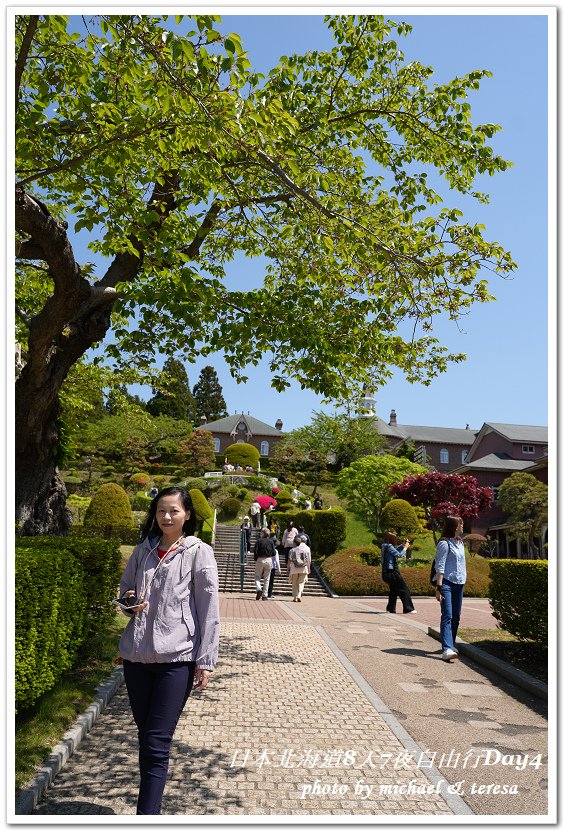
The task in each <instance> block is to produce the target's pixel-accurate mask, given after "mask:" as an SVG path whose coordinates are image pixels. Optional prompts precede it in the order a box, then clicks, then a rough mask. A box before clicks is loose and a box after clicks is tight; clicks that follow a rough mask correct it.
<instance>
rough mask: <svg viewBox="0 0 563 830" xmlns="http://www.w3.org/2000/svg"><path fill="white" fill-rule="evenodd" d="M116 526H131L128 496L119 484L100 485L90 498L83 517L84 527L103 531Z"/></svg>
mask: <svg viewBox="0 0 563 830" xmlns="http://www.w3.org/2000/svg"><path fill="white" fill-rule="evenodd" d="M116 525H118V526H120V527H124V526H129V527H132V526H133V513H132V510H131V502H130V501H129V496H128V495H127V493H126V492H125V490H124V489H123V487H120V486H119V484H113V483H110V484H102V486H101V487H100V488H99V489H98V490H97V491H96V492H95V493H94V495H93V496H92V501H91V502H90V506H89V507H88V510H87V511H86V515H85V516H84V527H86V528H99V529H104V528H107V527H112V526H116Z"/></svg>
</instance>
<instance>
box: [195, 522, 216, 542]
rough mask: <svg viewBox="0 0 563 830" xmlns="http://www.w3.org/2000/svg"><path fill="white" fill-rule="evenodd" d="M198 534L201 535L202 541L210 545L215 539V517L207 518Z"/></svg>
mask: <svg viewBox="0 0 563 830" xmlns="http://www.w3.org/2000/svg"><path fill="white" fill-rule="evenodd" d="M196 535H197V536H199V538H200V539H201V541H202V542H205V543H206V544H208V545H210V544H211V542H212V539H213V518H211V519H206V520H205V521H204V522H203V524H202V526H201V530H199V531H198V532H197V534H196Z"/></svg>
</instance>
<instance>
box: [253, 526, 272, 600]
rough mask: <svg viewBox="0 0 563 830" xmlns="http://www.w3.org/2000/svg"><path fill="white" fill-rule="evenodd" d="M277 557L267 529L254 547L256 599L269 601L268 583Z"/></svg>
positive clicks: (262, 531)
mask: <svg viewBox="0 0 563 830" xmlns="http://www.w3.org/2000/svg"><path fill="white" fill-rule="evenodd" d="M275 555H276V544H275V541H274V540H273V539H272V538H271V536H270V531H269V530H268V528H267V527H263V528H262V530H261V531H260V537H259V538H258V539H257V540H256V545H255V547H254V561H255V563H256V565H255V568H254V573H255V576H256V599H268V583H269V582H270V574H271V572H272V557H274V556H275Z"/></svg>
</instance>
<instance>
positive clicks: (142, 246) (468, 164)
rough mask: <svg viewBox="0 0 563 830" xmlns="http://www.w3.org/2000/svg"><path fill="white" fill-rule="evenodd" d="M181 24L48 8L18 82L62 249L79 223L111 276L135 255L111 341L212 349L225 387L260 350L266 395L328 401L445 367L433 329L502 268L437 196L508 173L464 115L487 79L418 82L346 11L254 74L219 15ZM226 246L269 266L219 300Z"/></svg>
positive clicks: (448, 200) (24, 171)
mask: <svg viewBox="0 0 563 830" xmlns="http://www.w3.org/2000/svg"><path fill="white" fill-rule="evenodd" d="M180 17H181V16H177V23H178V19H179V18H180ZM191 20H192V23H191V25H190V27H188V28H191V29H192V31H190V32H188V34H186V35H180V34H178V32H177V31H167V30H164V29H163V18H162V17H159V16H150V15H143V16H138V15H130V16H120V15H109V16H101V17H98V18H95V19H94V20H93V22H92V23H91V24H89V30H90V32H89V34H87V35H83V34H82V30H80V31H78V29H77V30H76V31H75V24H74V21H73V20H72V19H70V20H68V21H67V19H66V18H62V17H60V16H57V17H53V16H46V17H44V18H41V23H40V26H39V27H38V30H37V32H36V37H35V40H34V42H33V47H32V50H31V53H30V56H29V60H28V61H27V62H26V65H25V70H24V72H23V75H22V96H21V103H20V107H19V110H18V123H17V138H16V142H17V158H16V168H17V176H18V178H19V179H20V180H23V181H26V183H27V187H28V188H29V189H30V191H31V190H32V189H34V188H36V189H37V193H38V194H39V193H40V194H41V198H42V200H46V201H48V202H49V203H50V204H54V205H56V206H57V209H58V211H59V214H60V216H61V217H62V216H65V215H66V216H68V215H69V214H71V213H72V214H73V220H74V223H71V227H70V229H69V241H70V244H71V245H72V244H73V242H74V233H76V232H78V231H88V232H89V233H90V247H91V249H92V250H93V251H95V252H96V253H97V254H99V255H100V257H101V258H102V259H103V261H104V262H105V263H107V264H109V263H114V265H115V267H116V268H117V265H118V264H119V267H121V264H122V263H123V262H124V261H127V262H128V263H129V270H124V271H123V273H121V272H120V273H119V278H117V277H116V278H115V279H114V286H115V285H117V286H118V290H119V297H118V299H117V300H116V304H115V306H114V315H115V314H118V315H119V316H118V317H117V318H115V319H116V335H117V343H116V344H114V345H110V346H108V350H110V351H111V352H112V353H113V354H114V355H115V356H116V358H118V359H119V360H121V362H122V363H123V364H125V363H131V364H133V365H136V366H138V367H140V368H141V367H142V368H143V369H146V368H147V367H148V366H149V365H150V363H151V360H152V356H153V355H154V353H155V352H156V351H161V352H164V353H167V354H174V353H176V352H178V351H179V352H180V353H181V354H182V357H183V359H184V360H186V361H189V360H195V359H196V358H197V357H198V356H200V355H201V354H210V353H211V352H212V351H214V350H217V349H223V350H224V353H225V358H226V360H227V363H228V365H229V366H230V367H231V370H232V373H233V375H234V376H235V377H237V378H239V379H240V378H242V377H244V367H245V366H246V365H248V364H256V363H258V362H259V361H260V360H262V359H263V358H264V356H265V355H267V359H268V360H269V361H270V368H271V376H272V385H273V386H274V388H276V389H279V390H283V389H285V388H287V387H288V385H289V384H290V383H291V381H292V380H297V381H298V382H299V383H301V384H302V385H303V386H305V387H308V388H310V389H313V390H314V391H316V392H318V393H320V394H322V395H324V396H326V397H327V398H332V399H346V398H349V397H352V396H353V395H354V394H355V393H356V391H357V390H358V389H359V388H361V386H362V385H363V384H364V383H369V384H370V385H376V386H379V385H382V384H383V383H385V381H386V380H387V379H388V378H389V377H390V376H391V374H392V372H393V371H394V369H395V368H396V367H399V368H401V369H402V370H403V371H404V372H405V374H406V376H407V378H408V380H409V381H412V382H422V383H428V382H429V381H430V379H431V378H432V377H434V376H436V374H437V373H439V372H441V371H444V370H445V369H446V368H447V366H448V363H449V362H450V361H458V360H460V359H461V356H460V355H457V354H448V352H447V350H446V349H444V348H443V347H441V346H440V344H439V343H438V342H437V341H436V340H435V339H434V338H433V337H432V327H433V324H434V319H435V317H436V316H437V315H440V314H446V315H447V316H449V317H450V318H451V319H452V320H456V319H457V318H458V317H459V316H460V315H461V314H465V313H467V311H468V310H469V309H470V308H471V307H472V305H473V303H475V302H486V301H488V300H489V299H491V294H490V293H489V289H488V287H487V285H486V281H485V280H484V279H482V276H483V274H482V271H483V270H485V269H486V270H489V271H491V272H493V273H499V274H501V275H503V274H507V273H510V271H511V270H512V269H513V268H514V267H515V265H514V262H513V261H512V259H511V257H510V255H509V254H508V253H507V252H505V251H504V250H503V249H502V247H501V245H499V244H498V243H495V242H489V241H487V239H486V233H485V229H484V227H483V226H482V224H481V223H478V224H475V225H473V226H472V225H470V224H468V223H466V222H465V221H464V218H463V215H462V213H461V211H460V210H459V208H458V207H457V205H456V204H455V202H454V200H453V191H452V190H450V189H449V188H452V189H457V190H458V191H459V192H461V193H463V194H471V195H473V196H474V197H475V198H476V199H477V200H478V201H481V202H483V201H485V200H486V194H483V193H479V192H477V191H474V180H475V178H476V177H477V176H478V175H479V174H482V173H489V174H491V175H492V174H495V173H497V172H499V171H502V170H504V169H506V168H507V166H508V162H506V161H505V160H504V159H502V158H500V157H498V156H496V155H495V154H494V152H493V150H492V148H491V146H490V144H489V140H490V139H491V138H492V137H493V136H494V135H495V134H496V132H497V130H498V127H497V126H496V125H494V124H482V125H478V126H474V125H473V124H472V120H471V108H470V105H469V103H468V100H467V98H468V95H469V94H473V92H472V90H474V89H475V88H476V86H479V84H480V83H481V82H482V80H483V79H484V78H486V77H487V76H488V74H489V73H487V72H486V71H484V70H475V71H474V72H470V73H468V74H467V75H466V76H464V77H460V78H454V79H452V80H451V81H450V82H449V83H442V84H432V75H433V70H432V68H431V67H427V66H423V65H422V64H420V63H418V62H416V61H413V62H411V63H409V64H406V63H405V61H404V58H403V55H402V54H401V51H400V49H399V47H398V44H397V38H398V36H404V35H407V34H408V31H409V30H410V27H409V26H407V25H406V24H401V23H399V24H395V23H393V22H392V21H389V20H386V19H385V18H383V17H382V16H371V15H370V16H352V15H341V16H336V17H329V18H327V25H328V26H329V27H330V29H331V31H332V33H333V36H334V40H335V44H336V45H335V47H334V48H333V49H332V50H330V51H327V52H314V51H311V52H309V53H307V54H306V55H290V56H287V57H284V58H282V59H281V61H280V63H279V65H278V66H276V67H274V69H273V70H272V71H271V72H270V74H269V75H268V77H265V78H263V77H261V76H260V75H258V74H255V73H253V72H252V67H251V65H250V62H249V61H248V58H247V56H246V53H245V51H244V48H243V44H242V42H241V39H240V37H239V36H238V35H236V34H235V33H229V34H227V35H226V36H225V35H222V34H221V33H220V32H219V31H218V29H217V28H216V23H217V21H218V17H217V16H213V15H197V16H194V17H193V18H192V19H191ZM18 37H20V39H21V35H18ZM17 46H18V44H16V47H17ZM432 168H433V169H434V170H435V171H437V172H438V173H439V174H441V177H442V178H441V184H440V186H436V187H435V188H433V187H431V186H430V185H429V181H430V180H431V177H430V176H428V175H427V171H428V169H432ZM434 178H435V177H434ZM442 183H445V184H446V185H447V186H445V187H443V186H442ZM24 237H25V234H23V235H22V238H24ZM237 255H243V256H248V257H251V256H252V257H255V256H258V255H260V256H262V257H263V258H264V262H265V263H266V264H265V267H264V284H263V285H262V286H259V287H256V288H254V289H253V290H250V291H245V290H242V289H241V290H236V291H228V290H227V289H226V287H225V274H226V271H227V268H228V263H229V262H231V261H232V260H233V259H234V257H235V256H237ZM188 263H189V264H188ZM106 267H107V265H104V266H103V267H102V268H101V270H100V271H99V273H96V274H94V275H92V277H91V279H92V281H96V280H102V279H103V277H104V269H105V268H106ZM41 279H42V288H43V291H42V293H40V294H38V296H41V297H42V299H43V300H44V299H45V298H46V297H47V296H49V295H50V292H51V291H52V285H51V282H50V279H49V278H47V277H46V276H42V277H41ZM23 293H25V292H23ZM296 308H298V309H299V316H298V319H296ZM125 319H131V320H134V321H135V325H134V326H132V327H131V329H129V328H128V327H127V326H125V325H124V320H125ZM178 320H181V321H182V325H181V326H178V322H177V321H178ZM149 331H152V332H154V335H153V336H149V335H148V334H147V332H149Z"/></svg>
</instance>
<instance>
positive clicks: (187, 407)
mask: <svg viewBox="0 0 563 830" xmlns="http://www.w3.org/2000/svg"><path fill="white" fill-rule="evenodd" d="M153 392H154V395H153V397H152V398H151V399H150V401H149V402H148V403H147V411H148V412H149V413H150V414H151V415H152V416H153V417H155V418H156V417H157V416H158V415H168V416H169V417H170V418H176V419H178V420H179V421H192V420H193V417H194V411H195V400H194V396H193V395H192V393H191V391H190V383H189V380H188V374H187V372H186V369H185V368H184V364H183V363H182V362H181V361H180V360H177V359H176V358H174V357H169V358H168V360H167V361H166V363H165V364H164V367H163V369H162V372H161V375H160V382H159V387H158V388H153Z"/></svg>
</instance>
